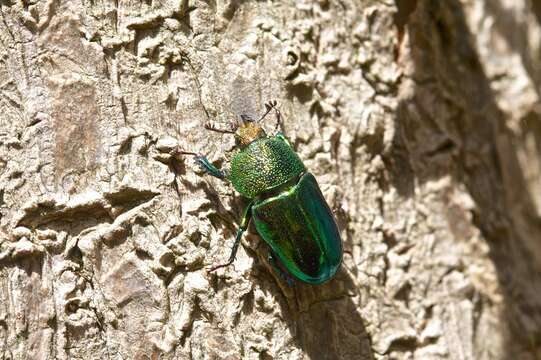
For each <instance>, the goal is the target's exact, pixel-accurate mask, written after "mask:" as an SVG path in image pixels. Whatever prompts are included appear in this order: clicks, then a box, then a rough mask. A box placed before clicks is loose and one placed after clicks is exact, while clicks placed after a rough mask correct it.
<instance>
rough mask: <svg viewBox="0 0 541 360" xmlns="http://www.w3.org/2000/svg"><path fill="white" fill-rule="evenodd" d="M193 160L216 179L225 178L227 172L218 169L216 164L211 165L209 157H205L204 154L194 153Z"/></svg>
mask: <svg viewBox="0 0 541 360" xmlns="http://www.w3.org/2000/svg"><path fill="white" fill-rule="evenodd" d="M195 161H197V164H198V165H199V166H200V167H201V169H203V171H205V172H206V173H207V174H209V175H212V176H214V177H217V178H218V179H221V180H225V179H226V178H227V174H226V173H225V171H223V170H220V169H218V168H217V167H216V166H214V165H212V163H211V162H210V161H209V159H207V158H206V157H205V156H203V155H196V156H195Z"/></svg>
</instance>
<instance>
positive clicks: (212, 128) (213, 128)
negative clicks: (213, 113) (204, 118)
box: [204, 122, 235, 134]
mask: <svg viewBox="0 0 541 360" xmlns="http://www.w3.org/2000/svg"><path fill="white" fill-rule="evenodd" d="M204 127H205V129H207V130H210V131H214V132H217V133H221V134H235V131H233V130H230V129H218V128H217V127H216V126H214V125H213V124H211V123H210V122H207V123H205V125H204Z"/></svg>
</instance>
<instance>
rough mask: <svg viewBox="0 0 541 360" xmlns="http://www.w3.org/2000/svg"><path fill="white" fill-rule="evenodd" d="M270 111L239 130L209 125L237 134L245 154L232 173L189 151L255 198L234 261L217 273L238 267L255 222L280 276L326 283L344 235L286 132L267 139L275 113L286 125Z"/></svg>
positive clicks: (208, 169) (236, 160) (234, 250)
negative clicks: (266, 122)
mask: <svg viewBox="0 0 541 360" xmlns="http://www.w3.org/2000/svg"><path fill="white" fill-rule="evenodd" d="M265 106H266V108H267V112H266V113H265V114H264V115H263V116H262V117H261V118H260V119H259V120H258V121H257V122H255V121H253V120H250V119H247V118H245V117H243V118H242V119H243V122H242V124H240V125H237V128H236V129H235V130H220V129H217V128H215V127H212V126H210V125H207V126H206V128H207V129H209V130H213V131H217V132H221V133H231V134H234V135H235V138H236V141H237V145H238V148H239V150H238V152H237V153H236V154H235V155H234V156H233V158H232V159H231V169H230V171H229V173H226V172H225V171H222V170H220V169H218V168H216V167H215V166H214V165H213V164H211V163H210V162H209V161H208V159H207V158H206V157H204V156H201V155H198V154H195V153H191V152H184V153H186V154H192V155H196V161H197V162H198V163H199V165H200V166H201V167H202V168H203V170H204V171H205V172H207V173H208V174H210V175H212V176H215V177H217V178H220V179H222V180H229V181H231V183H232V184H233V187H234V188H235V190H237V191H238V192H239V193H240V194H241V195H243V196H244V197H246V198H248V199H250V203H249V205H248V206H247V207H246V209H245V211H244V214H243V217H242V220H241V222H240V226H239V229H238V231H237V235H236V238H235V242H234V244H233V247H232V250H231V255H230V257H229V261H228V262H227V263H225V264H222V265H218V266H215V267H214V268H212V269H211V271H214V270H216V269H218V268H221V267H225V266H229V265H231V264H232V263H233V261H234V260H235V256H236V253H237V250H238V246H239V244H240V240H241V238H242V234H243V233H244V231H246V229H247V228H248V225H249V222H250V220H252V221H253V222H254V224H255V227H256V229H257V232H258V233H259V235H260V236H261V237H262V238H263V240H264V241H265V242H266V243H267V244H268V245H269V246H270V248H271V251H270V254H271V256H270V260H271V263H272V264H273V265H274V268H275V269H276V270H277V271H278V272H279V273H280V275H282V276H283V277H285V278H286V280H290V278H289V276H288V275H291V276H293V277H295V278H297V279H298V280H301V281H303V282H306V283H309V284H321V283H323V282H325V281H327V280H329V279H330V278H332V277H333V276H334V274H335V273H336V272H337V270H338V269H339V267H340V264H341V261H342V242H341V239H340V233H339V231H338V227H337V225H336V222H335V220H334V216H333V214H332V211H331V209H330V208H329V206H328V205H327V202H326V201H325V198H324V197H323V194H322V193H321V190H320V189H319V186H318V184H317V182H316V179H315V178H314V176H313V175H312V174H311V173H310V172H308V171H307V170H306V168H305V166H304V164H303V162H302V160H301V159H300V158H299V156H298V155H297V154H296V152H295V150H294V149H293V148H292V146H291V145H290V143H289V141H288V140H287V139H286V138H285V137H284V135H283V134H281V133H277V134H275V135H274V136H267V134H266V133H265V131H264V130H263V129H262V128H261V126H260V125H259V124H258V122H259V121H261V120H263V119H264V118H265V116H266V115H267V114H268V113H269V112H270V111H271V110H272V109H274V110H275V112H276V117H277V121H278V124H280V121H281V118H280V113H279V111H278V110H277V109H276V102H270V103H269V104H266V105H265ZM277 127H278V126H277ZM284 270H285V273H284Z"/></svg>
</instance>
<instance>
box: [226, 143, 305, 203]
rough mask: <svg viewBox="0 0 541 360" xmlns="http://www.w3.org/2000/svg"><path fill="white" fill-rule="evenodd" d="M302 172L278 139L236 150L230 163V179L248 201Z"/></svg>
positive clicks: (297, 161) (295, 159)
mask: <svg viewBox="0 0 541 360" xmlns="http://www.w3.org/2000/svg"><path fill="white" fill-rule="evenodd" d="M304 171H305V167H304V165H303V163H302V161H301V159H300V158H299V156H298V155H297V154H296V153H295V151H294V150H293V149H292V148H291V146H290V145H289V144H288V143H287V142H286V141H285V140H284V138H283V137H281V136H273V137H268V138H262V139H258V140H256V141H254V142H253V143H251V144H250V145H248V146H247V147H246V148H244V149H242V150H241V151H239V152H238V153H237V154H235V156H234V157H233V159H232V160H231V173H230V175H229V179H230V180H231V182H232V183H233V186H234V187H235V189H236V190H237V191H238V192H239V193H241V194H242V195H244V196H246V197H247V198H250V199H252V198H255V197H256V196H257V195H259V194H262V193H264V192H267V191H269V190H271V189H273V188H276V187H278V186H280V185H283V184H285V183H286V182H288V181H289V180H291V179H293V178H294V177H296V176H299V175H300V174H301V173H302V172H304Z"/></svg>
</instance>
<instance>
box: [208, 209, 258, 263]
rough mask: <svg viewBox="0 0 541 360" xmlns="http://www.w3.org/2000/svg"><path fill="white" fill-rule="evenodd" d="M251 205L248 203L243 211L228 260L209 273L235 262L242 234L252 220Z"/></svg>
mask: <svg viewBox="0 0 541 360" xmlns="http://www.w3.org/2000/svg"><path fill="white" fill-rule="evenodd" d="M252 205H253V202H252V203H250V204H249V205H248V206H247V207H246V209H245V210H244V215H242V220H241V222H240V226H239V229H238V230H237V236H236V237H235V242H234V243H233V247H232V248H231V255H229V260H228V261H227V262H226V263H225V264H220V265H217V266H213V267H212V268H210V270H209V271H211V272H212V271H216V270H218V269H220V268H223V267H226V266H229V265H231V264H233V262H234V261H235V257H236V256H237V250H238V249H239V245H240V240H241V239H242V234H243V233H244V232H245V231H246V229H248V225H249V224H250V219H251V218H252Z"/></svg>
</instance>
